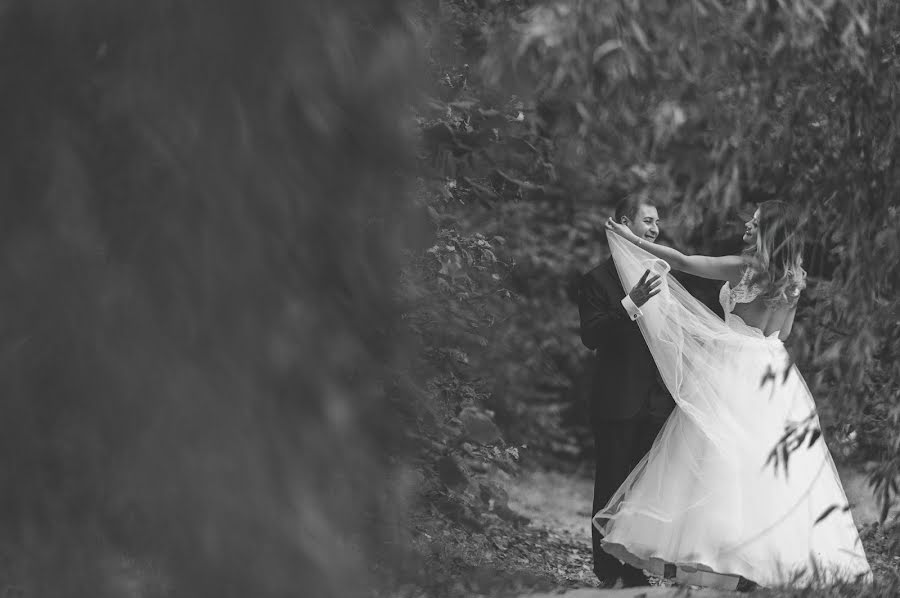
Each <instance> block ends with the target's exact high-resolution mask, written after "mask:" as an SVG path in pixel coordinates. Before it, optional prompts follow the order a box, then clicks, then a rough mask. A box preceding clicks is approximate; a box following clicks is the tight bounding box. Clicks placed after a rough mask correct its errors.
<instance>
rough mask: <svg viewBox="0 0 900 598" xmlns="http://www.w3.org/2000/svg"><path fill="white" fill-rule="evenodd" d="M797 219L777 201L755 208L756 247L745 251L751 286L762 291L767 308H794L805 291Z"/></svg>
mask: <svg viewBox="0 0 900 598" xmlns="http://www.w3.org/2000/svg"><path fill="white" fill-rule="evenodd" d="M799 229H800V219H799V218H798V216H797V212H796V211H795V210H794V209H792V208H791V206H790V205H789V204H788V203H786V202H784V201H779V200H770V201H764V202H763V203H761V204H759V229H758V230H759V233H758V234H757V237H756V246H755V247H751V248H749V249H748V250H747V255H748V257H749V258H750V264H751V266H750V267H751V268H752V271H753V274H752V276H751V279H750V283H751V284H758V285H759V286H760V287H762V289H763V292H762V297H763V298H764V300H765V301H766V303H767V304H769V305H794V304H796V302H797V298H798V297H799V296H800V291H802V290H803V288H804V287H806V271H805V270H804V269H803V237H802V235H801V233H800V230H799Z"/></svg>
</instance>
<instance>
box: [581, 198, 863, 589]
mask: <svg viewBox="0 0 900 598" xmlns="http://www.w3.org/2000/svg"><path fill="white" fill-rule="evenodd" d="M798 224H799V223H798V219H797V217H796V215H795V213H794V212H793V211H792V210H791V209H790V207H789V205H788V204H786V203H784V202H781V201H766V202H763V203H762V204H760V205H759V208H758V209H757V210H756V212H755V214H754V215H753V218H752V219H751V220H750V221H749V222H747V224H746V229H745V233H744V237H743V241H744V243H745V245H746V249H745V250H744V251H743V252H742V253H741V254H740V255H729V256H724V257H710V256H701V255H685V254H683V253H681V252H679V251H677V250H675V249H672V248H669V247H665V246H662V245H658V244H656V243H655V240H656V238H657V236H658V234H659V216H658V213H657V210H656V208H655V207H654V206H653V205H652V202H651V201H650V199H649V198H648V197H647V196H645V195H636V196H630V197H628V198H626V199H625V200H623V201H622V202H621V203H620V204H619V206H617V208H616V214H615V216H614V218H610V219H609V220H608V221H607V223H606V229H607V238H608V240H609V245H610V251H611V254H612V256H611V257H610V259H609V260H608V261H607V262H606V263H604V264H602V265H600V266H598V267H597V268H595V269H593V270H591V271H590V272H588V273H587V274H586V275H585V276H584V278H583V280H582V285H581V290H580V293H579V314H580V317H581V338H582V341H583V343H584V344H585V345H586V346H587V347H588V348H590V349H593V350H595V361H594V372H593V389H592V399H591V402H592V404H591V418H592V428H593V430H594V439H595V447H596V472H595V485H594V504H593V509H592V515H593V516H592V534H593V551H594V571H595V573H596V574H597V576H598V577H599V578H600V581H601V583H602V584H603V585H604V586H612V585H614V584H617V583H621V584H622V585H624V586H626V587H629V586H639V585H646V584H647V583H648V579H647V577H646V575H645V573H644V571H647V572H650V573H651V574H653V575H656V576H659V577H665V578H670V579H674V580H675V581H676V582H678V583H682V584H685V585H701V586H707V587H716V588H721V589H737V590H749V589H752V588H754V587H756V586H757V585H759V586H775V585H782V584H808V583H814V582H815V583H820V582H824V583H830V582H834V581H837V580H853V579H864V580H870V579H871V576H872V573H871V569H870V568H869V564H868V561H867V559H866V555H865V552H864V550H863V547H862V544H861V542H860V539H859V535H858V533H857V529H856V526H855V525H854V522H853V518H852V515H851V514H850V512H849V510H847V509H843V508H836V509H835V508H833V507H835V506H837V507H844V506H845V505H846V504H847V497H846V495H845V494H844V490H843V487H842V486H841V482H840V479H839V477H838V474H837V470H836V468H835V466H834V462H833V460H832V458H831V454H830V453H829V451H828V448H827V446H826V445H825V442H824V440H823V439H822V438H821V436H814V437H813V441H811V442H808V443H804V444H803V445H802V446H800V447H798V448H796V450H794V451H793V452H792V453H791V454H790V455H789V460H788V462H787V464H785V467H783V468H782V469H779V470H776V469H775V468H773V467H772V466H771V464H768V457H769V454H770V453H771V451H772V450H773V449H774V448H775V447H776V445H777V444H778V442H779V441H780V440H781V439H782V437H783V435H784V433H785V429H786V427H787V426H790V425H797V424H802V423H803V422H811V423H812V424H813V425H815V426H818V420H817V419H816V416H815V403H814V401H813V398H812V395H811V394H810V392H809V390H808V388H807V386H806V383H805V382H804V380H803V377H802V376H801V375H800V373H799V372H798V371H797V368H796V367H795V366H794V365H792V363H791V361H790V359H789V356H788V354H787V351H786V350H785V347H784V345H783V341H784V340H785V339H786V338H787V337H788V335H789V334H790V331H791V327H792V325H793V322H794V315H795V312H796V308H797V300H798V298H799V296H800V293H801V291H802V290H803V288H804V287H805V277H806V273H805V272H804V270H803V268H802V267H801V264H802V257H801V252H802V247H803V244H802V240H801V237H800V234H799V231H798ZM670 270H677V271H681V272H684V273H687V274H690V275H694V276H699V277H702V278H706V279H712V280H717V281H722V282H723V284H722V287H721V289H720V292H719V302H720V304H721V308H722V310H723V312H724V320H723V318H720V317H719V316H717V315H716V314H714V313H713V312H712V311H711V310H710V309H709V308H708V307H706V306H705V305H704V304H702V303H701V302H700V301H698V300H697V299H695V298H694V297H693V296H692V295H691V294H690V293H688V292H687V291H686V290H685V288H684V287H683V286H682V285H681V284H680V283H679V282H678V281H677V280H676V279H675V278H674V277H673V276H671V275H670ZM624 289H630V291H629V292H628V293H626V292H625V290H624ZM829 509H830V512H829V514H828V516H827V517H825V518H824V519H823V518H821V516H822V515H823V514H824V513H826V511H829Z"/></svg>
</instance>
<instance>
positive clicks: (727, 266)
mask: <svg viewBox="0 0 900 598" xmlns="http://www.w3.org/2000/svg"><path fill="white" fill-rule="evenodd" d="M606 228H607V230H609V231H611V232H614V233H616V234H617V235H619V236H621V237H623V238H625V239H626V240H627V241H629V242H631V243H634V244H635V245H638V246H639V247H640V248H641V249H643V250H645V251H647V252H648V253H650V254H653V255H655V256H656V257H658V258H660V259H662V260H665V261H666V262H667V263H668V264H669V266H671V267H672V269H673V270H680V271H682V272H687V273H688V274H693V275H694V276H700V277H702V278H710V279H712V280H728V281H732V282H736V281H738V280H739V279H740V278H741V275H742V274H743V273H744V269H745V268H746V267H747V263H746V261H745V259H744V258H743V257H741V256H739V255H726V256H722V257H712V256H708V255H685V254H683V253H681V252H680V251H678V250H677V249H672V248H671V247H665V246H663V245H657V244H656V243H650V242H648V241H645V240H644V239H641V238H639V237H637V236H636V235H635V234H634V233H632V232H631V230H629V229H628V227H626V226H624V225H622V224H618V223H617V222H615V221H613V220H612V219H610V220H609V221H607V224H606Z"/></svg>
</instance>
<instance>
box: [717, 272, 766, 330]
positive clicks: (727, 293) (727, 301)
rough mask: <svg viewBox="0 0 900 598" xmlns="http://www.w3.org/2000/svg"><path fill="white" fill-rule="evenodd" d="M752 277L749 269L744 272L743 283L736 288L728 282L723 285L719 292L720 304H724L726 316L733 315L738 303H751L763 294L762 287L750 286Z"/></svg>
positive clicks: (754, 284) (757, 285)
mask: <svg viewBox="0 0 900 598" xmlns="http://www.w3.org/2000/svg"><path fill="white" fill-rule="evenodd" d="M751 276H752V271H751V270H750V268H747V269H746V270H744V276H743V277H741V281H740V282H739V283H737V285H735V287H734V288H732V287H731V283H730V282H728V281H726V282H725V284H723V285H722V289H721V290H720V291H719V303H721V304H722V309H724V310H725V314H726V315H728V314H730V313H732V312H733V311H734V306H735V305H737V304H738V303H751V302H753V301H754V300H755V299H756V298H757V297H759V294H760V293H762V287H760V286H759V284H757V283H753V284H750V277H751ZM726 319H727V318H726Z"/></svg>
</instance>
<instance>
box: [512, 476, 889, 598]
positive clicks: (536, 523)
mask: <svg viewBox="0 0 900 598" xmlns="http://www.w3.org/2000/svg"><path fill="white" fill-rule="evenodd" d="M840 475H841V479H842V482H843V484H844V489H845V491H846V493H847V498H848V499H849V501H850V503H851V505H853V514H854V519H855V520H856V523H857V525H864V524H867V523H871V522H872V521H875V520H877V518H878V512H879V511H878V505H877V504H876V502H875V500H874V499H873V497H872V495H871V493H870V492H869V490H868V488H867V485H866V481H865V474H864V473H862V472H859V471H855V470H851V469H847V468H840ZM497 481H498V482H499V483H501V484H502V485H504V486H505V487H506V490H507V492H508V494H509V506H510V508H511V509H513V510H514V511H516V512H518V513H521V514H522V515H525V516H526V517H528V518H529V519H531V524H530V525H531V526H533V527H536V528H539V529H545V530H548V531H552V532H554V533H557V534H564V535H566V536H569V537H571V539H572V540H573V543H575V544H576V545H578V546H582V547H583V548H582V550H583V551H584V555H580V556H583V557H584V558H583V563H584V564H583V565H582V569H583V571H582V572H579V577H581V578H582V579H583V580H584V583H585V585H586V586H590V585H594V584H595V580H594V577H593V573H592V571H591V570H590V563H589V561H590V551H591V539H590V528H589V523H588V522H589V519H590V509H591V497H592V493H593V484H592V481H591V479H590V478H589V477H588V476H586V475H578V474H563V473H558V472H548V471H535V472H530V473H523V474H522V475H521V476H519V477H516V478H509V477H505V478H504V479H498V480H497ZM676 592H677V590H676V589H675V588H665V587H655V588H643V589H639V590H600V589H592V588H583V589H577V590H570V591H568V592H566V593H564V594H553V595H554V596H560V595H562V596H565V597H566V598H626V597H631V596H640V595H643V596H646V597H647V598H652V597H657V598H659V597H664V596H665V597H668V596H674V595H675V594H676ZM678 595H679V596H685V595H690V596H697V597H701V596H702V597H707V596H724V595H730V596H734V595H739V594H736V593H733V592H716V591H711V590H693V591H691V592H689V593H688V594H685V592H684V590H682V591H681V593H680V594H678ZM544 596H547V597H549V596H550V594H546V595H544V594H532V595H531V598H542V597H544Z"/></svg>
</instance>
